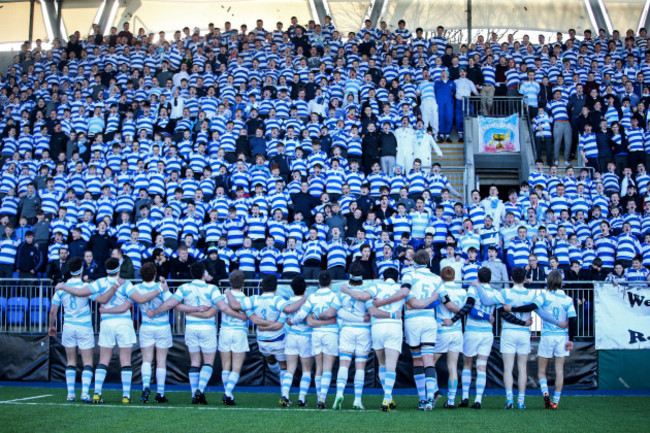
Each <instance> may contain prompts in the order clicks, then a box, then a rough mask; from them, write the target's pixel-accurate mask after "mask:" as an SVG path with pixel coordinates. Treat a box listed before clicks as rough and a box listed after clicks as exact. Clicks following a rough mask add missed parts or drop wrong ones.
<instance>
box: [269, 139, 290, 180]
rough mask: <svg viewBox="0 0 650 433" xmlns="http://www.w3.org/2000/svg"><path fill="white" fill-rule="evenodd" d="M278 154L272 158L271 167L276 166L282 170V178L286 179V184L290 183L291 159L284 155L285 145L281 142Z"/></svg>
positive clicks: (278, 146)
mask: <svg viewBox="0 0 650 433" xmlns="http://www.w3.org/2000/svg"><path fill="white" fill-rule="evenodd" d="M277 150H278V153H277V155H274V156H272V157H271V159H270V161H269V163H270V165H271V167H273V166H274V165H277V166H278V169H279V170H280V176H281V177H282V179H284V182H285V183H289V176H291V168H290V164H291V159H290V158H289V156H288V155H287V154H285V153H284V143H282V142H279V143H278V145H277Z"/></svg>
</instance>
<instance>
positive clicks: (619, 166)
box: [614, 155, 629, 178]
mask: <svg viewBox="0 0 650 433" xmlns="http://www.w3.org/2000/svg"><path fill="white" fill-rule="evenodd" d="M614 162H615V163H616V174H617V175H618V177H619V178H622V177H623V169H624V168H625V167H629V166H628V156H627V155H616V156H614Z"/></svg>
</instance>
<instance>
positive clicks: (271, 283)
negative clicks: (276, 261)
mask: <svg viewBox="0 0 650 433" xmlns="http://www.w3.org/2000/svg"><path fill="white" fill-rule="evenodd" d="M277 288H278V277H277V276H276V275H275V274H266V275H264V277H263V278H262V292H264V293H266V292H275V290H276V289H277Z"/></svg>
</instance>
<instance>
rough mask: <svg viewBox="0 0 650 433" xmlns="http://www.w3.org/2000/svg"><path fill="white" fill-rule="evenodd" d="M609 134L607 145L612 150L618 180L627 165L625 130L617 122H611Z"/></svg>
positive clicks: (627, 151)
mask: <svg viewBox="0 0 650 433" xmlns="http://www.w3.org/2000/svg"><path fill="white" fill-rule="evenodd" d="M610 128H611V131H610V132H609V145H610V146H611V148H612V149H613V153H614V162H615V163H616V174H617V175H618V177H619V179H620V178H622V177H623V170H624V169H625V167H627V164H628V154H629V150H628V143H627V137H626V136H625V130H624V129H623V128H621V125H620V124H619V123H618V122H612V124H611V125H610Z"/></svg>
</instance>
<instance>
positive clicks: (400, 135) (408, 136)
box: [395, 116, 416, 173]
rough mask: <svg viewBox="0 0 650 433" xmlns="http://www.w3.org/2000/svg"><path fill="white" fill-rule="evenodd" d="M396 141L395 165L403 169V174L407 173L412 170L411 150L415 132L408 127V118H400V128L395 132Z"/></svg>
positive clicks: (412, 158)
mask: <svg viewBox="0 0 650 433" xmlns="http://www.w3.org/2000/svg"><path fill="white" fill-rule="evenodd" d="M395 138H396V139H397V158H396V161H395V162H396V164H397V165H401V166H402V167H404V172H405V173H408V172H410V171H411V169H412V168H413V161H414V160H415V156H413V148H414V145H415V141H416V140H415V131H414V130H413V128H411V125H409V118H408V116H404V117H402V120H401V126H400V127H399V128H397V129H396V130H395Z"/></svg>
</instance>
